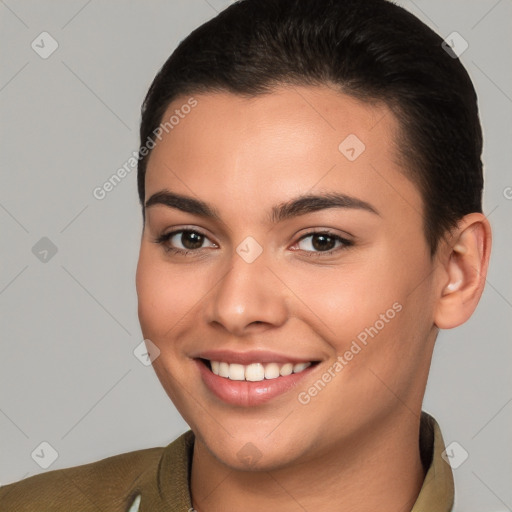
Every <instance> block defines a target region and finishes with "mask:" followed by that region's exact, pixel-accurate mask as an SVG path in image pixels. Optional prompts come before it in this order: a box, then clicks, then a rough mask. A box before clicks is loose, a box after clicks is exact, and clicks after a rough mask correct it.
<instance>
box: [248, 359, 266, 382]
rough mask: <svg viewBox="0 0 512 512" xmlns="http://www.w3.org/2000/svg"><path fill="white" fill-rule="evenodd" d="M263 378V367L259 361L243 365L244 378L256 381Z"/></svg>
mask: <svg viewBox="0 0 512 512" xmlns="http://www.w3.org/2000/svg"><path fill="white" fill-rule="evenodd" d="M264 378H265V368H263V365H262V364H261V363H252V364H250V365H248V366H246V367H245V380H249V381H251V382H257V381H258V380H263V379H264Z"/></svg>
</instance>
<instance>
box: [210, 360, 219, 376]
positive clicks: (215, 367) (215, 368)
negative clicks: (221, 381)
mask: <svg viewBox="0 0 512 512" xmlns="http://www.w3.org/2000/svg"><path fill="white" fill-rule="evenodd" d="M210 362H211V364H212V372H213V373H215V375H219V366H220V363H219V361H210Z"/></svg>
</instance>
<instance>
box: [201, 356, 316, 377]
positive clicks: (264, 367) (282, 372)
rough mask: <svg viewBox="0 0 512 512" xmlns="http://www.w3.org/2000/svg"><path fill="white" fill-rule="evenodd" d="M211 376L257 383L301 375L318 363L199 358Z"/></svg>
mask: <svg viewBox="0 0 512 512" xmlns="http://www.w3.org/2000/svg"><path fill="white" fill-rule="evenodd" d="M199 361H201V362H202V363H203V364H204V365H205V366H206V367H207V368H208V369H209V370H210V371H211V372H212V373H213V374H215V375H217V376H219V377H223V378H225V379H229V380H237V381H247V382H259V381H262V380H273V379H278V378H279V377H286V376H288V375H291V374H292V373H301V372H302V371H304V370H305V369H306V368H309V367H310V366H314V365H316V364H318V363H319V361H310V362H307V363H296V364H294V363H251V364H247V365H245V364H238V363H227V362H224V361H210V360H209V359H203V358H199Z"/></svg>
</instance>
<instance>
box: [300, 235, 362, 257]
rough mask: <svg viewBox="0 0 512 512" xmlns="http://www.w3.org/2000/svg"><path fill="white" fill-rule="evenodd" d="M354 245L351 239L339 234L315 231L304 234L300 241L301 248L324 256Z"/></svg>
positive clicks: (311, 253) (314, 254)
mask: <svg viewBox="0 0 512 512" xmlns="http://www.w3.org/2000/svg"><path fill="white" fill-rule="evenodd" d="M351 245H353V243H352V242H351V241H350V240H347V239H345V238H342V237H341V236H339V235H335V234H333V233H328V232H321V231H319V232H314V233H309V234H307V235H305V236H303V237H302V238H301V239H300V240H299V241H298V246H299V249H300V250H302V251H305V252H306V253H310V254H308V256H309V255H312V256H322V255H324V254H331V253H333V252H335V251H337V250H342V249H345V248H347V247H349V246H351Z"/></svg>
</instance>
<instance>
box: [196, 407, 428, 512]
mask: <svg viewBox="0 0 512 512" xmlns="http://www.w3.org/2000/svg"><path fill="white" fill-rule="evenodd" d="M424 478H425V471H424V468H423V466H422V463H421V457H420V450H419V413H418V416H417V417H416V416H414V415H413V414H411V412H410V411H409V410H406V409H404V414H403V416H402V417H401V418H396V416H395V417H393V421H392V422H391V418H390V421H389V422H388V423H386V424H380V425H378V427H377V428H372V429H371V430H370V431H369V432H368V433H366V434H364V435H359V433H358V439H357V442H354V441H353V440H350V441H347V440H345V441H340V443H339V445H337V446H335V447H331V449H330V450H329V453H319V454H318V456H317V457H315V458H314V459H309V460H308V461H307V462H302V463H301V462H299V461H297V462H295V463H293V464H291V465H289V466H287V467H285V468H280V469H273V470H269V471H257V472H256V471H252V472H251V471H239V470H236V469H233V468H231V467H228V466H226V465H225V464H223V463H222V462H220V461H219V460H218V459H217V458H215V457H214V456H213V455H212V454H211V453H210V452H209V451H208V449H207V448H206V447H205V446H204V444H202V443H201V442H200V441H199V440H198V438H197V437H196V442H195V444H194V454H193V459H192V474H191V493H192V500H193V506H194V509H195V510H197V511H198V512H220V511H223V510H244V511H245V512H256V511H261V510H264V509H267V510H280V511H282V512H288V511H290V512H291V511H292V510H293V511H296V510H300V509H301V508H302V509H303V510H322V511H325V512H330V511H333V512H334V511H336V512H340V511H350V512H366V511H368V510H374V509H375V510H379V511H380V512H397V511H400V512H407V511H410V510H411V508H412V507H413V505H414V502H415V501H416V498H417V496H418V494H419V492H420V489H421V486H422V484H423V480H424Z"/></svg>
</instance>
